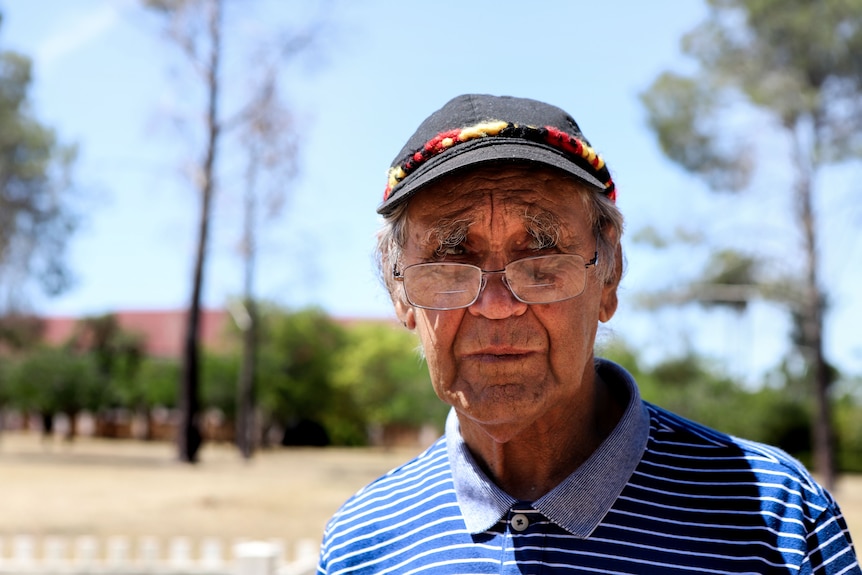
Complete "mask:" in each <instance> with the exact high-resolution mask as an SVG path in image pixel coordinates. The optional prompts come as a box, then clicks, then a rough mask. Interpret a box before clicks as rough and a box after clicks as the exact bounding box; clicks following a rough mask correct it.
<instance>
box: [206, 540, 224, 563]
mask: <svg viewBox="0 0 862 575" xmlns="http://www.w3.org/2000/svg"><path fill="white" fill-rule="evenodd" d="M200 554H201V558H200V562H201V566H202V567H204V568H205V569H218V568H219V567H221V566H222V565H224V556H223V555H222V547H221V541H219V540H218V539H215V538H212V537H208V538H206V539H204V540H203V541H201V553H200Z"/></svg>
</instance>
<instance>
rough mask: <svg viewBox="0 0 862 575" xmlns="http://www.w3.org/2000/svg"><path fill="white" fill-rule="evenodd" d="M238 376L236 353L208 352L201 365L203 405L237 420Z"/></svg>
mask: <svg viewBox="0 0 862 575" xmlns="http://www.w3.org/2000/svg"><path fill="white" fill-rule="evenodd" d="M238 377H239V357H238V356H237V355H236V354H223V355H214V354H211V353H210V354H206V355H205V356H204V360H203V365H202V367H201V403H202V404H203V406H204V407H207V408H215V409H218V410H220V411H221V412H222V413H224V414H225V416H226V417H227V418H228V419H231V420H235V419H236V413H237V409H236V406H237V379H238ZM174 381H175V382H176V380H174Z"/></svg>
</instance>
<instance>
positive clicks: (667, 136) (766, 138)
mask: <svg viewBox="0 0 862 575" xmlns="http://www.w3.org/2000/svg"><path fill="white" fill-rule="evenodd" d="M708 4H709V8H710V17H709V18H708V19H707V21H706V22H705V23H703V24H702V25H701V26H699V27H698V28H696V29H695V30H694V31H693V32H691V33H690V34H688V35H687V36H686V37H685V38H684V39H683V43H682V46H683V51H684V52H685V53H686V54H687V55H688V56H690V57H692V59H693V60H694V62H695V64H696V70H695V72H693V73H692V74H690V75H684V74H679V73H674V72H666V73H663V74H661V75H660V76H659V77H658V78H657V79H656V80H655V82H654V83H653V84H652V86H651V87H650V88H649V89H648V90H647V91H646V92H644V93H643V94H642V100H643V102H644V104H645V106H646V109H647V111H648V114H649V123H650V126H651V127H652V129H653V130H654V131H655V133H656V135H657V137H658V140H659V143H660V145H661V148H662V150H663V151H664V153H665V154H666V155H667V156H668V157H669V158H670V159H671V160H673V161H674V162H676V163H677V164H679V165H680V166H682V167H683V168H684V169H686V170H687V171H689V172H691V173H693V174H696V175H698V176H700V177H701V178H703V180H704V181H705V182H706V183H707V184H708V186H709V187H710V189H712V190H715V191H724V192H739V191H742V190H745V189H748V188H751V187H752V182H754V181H755V180H753V177H754V175H755V172H756V168H757V167H759V166H761V165H764V164H767V163H769V162H776V161H778V158H779V157H780V153H781V152H782V151H783V152H784V154H783V161H784V165H785V166H786V168H787V173H790V174H792V182H791V183H790V184H789V185H788V189H787V194H788V196H790V197H792V202H791V204H792V213H793V221H794V222H795V230H796V235H797V237H798V250H797V252H796V253H797V254H798V257H797V258H795V260H796V261H797V262H798V263H799V266H798V267H797V268H796V269H792V270H789V271H788V272H787V273H786V274H784V275H783V276H779V275H774V276H773V277H764V278H757V277H751V276H752V275H754V274H752V273H751V272H752V271H753V269H754V268H751V267H749V268H748V269H747V271H748V272H749V274H748V275H749V278H748V279H750V280H752V281H753V283H748V284H745V283H742V284H740V283H737V284H736V287H732V288H726V287H723V286H727V285H728V284H717V283H715V281H712V282H710V281H704V282H699V283H698V284H697V285H695V286H692V287H693V288H698V289H692V290H690V291H689V292H688V294H687V295H684V297H683V298H681V299H684V300H685V299H687V300H688V301H709V302H712V303H722V302H724V303H730V304H732V305H736V306H739V305H740V302H747V301H750V300H751V299H753V298H756V297H765V298H768V299H770V300H772V301H777V302H779V303H781V304H782V305H784V306H785V307H786V309H787V310H788V311H789V312H790V314H791V316H792V319H793V321H794V325H795V333H794V334H793V343H794V346H795V349H796V350H797V352H798V353H799V354H800V355H801V356H802V357H803V358H804V360H805V364H806V365H807V371H808V372H809V374H810V382H811V388H812V390H813V392H814V397H815V404H816V409H815V416H814V425H813V429H814V446H815V449H814V450H815V461H816V467H817V469H818V470H819V472H820V473H821V474H822V476H823V481H824V484H825V485H827V486H828V487H830V486H832V485H833V484H834V468H835V464H834V433H833V431H832V425H831V414H830V387H831V384H832V379H833V370H832V368H831V367H830V365H829V363H828V361H827V359H826V357H825V354H824V349H823V332H824V322H825V316H826V310H827V301H828V300H827V290H826V288H825V287H824V283H823V281H822V279H821V269H820V268H819V261H820V260H819V257H818V256H819V255H820V253H821V252H822V250H823V247H822V241H821V237H820V234H819V232H820V230H821V225H822V224H821V222H819V221H818V219H817V217H816V212H815V203H816V202H815V198H816V194H817V192H818V175H819V174H820V172H821V170H822V169H823V168H824V167H825V166H827V165H828V164H832V163H839V162H845V161H848V160H854V159H858V158H859V157H860V154H862V130H860V128H862V67H860V66H859V54H860V53H862V0H824V1H821V2H808V1H807V0H708ZM755 136H756V137H757V140H755ZM757 144H760V145H761V146H766V145H769V150H768V152H769V153H768V154H765V153H764V154H758V150H757ZM767 158H768V162H767ZM758 159H760V160H761V161H760V162H758V161H757V160H758ZM776 184H777V185H780V183H778V182H773V183H772V184H771V185H773V186H776ZM773 200H774V201H776V202H777V201H778V199H777V198H773ZM752 243H754V242H752ZM745 256H746V254H743V258H742V259H744V258H745ZM785 257H786V254H785ZM719 263H721V262H719ZM723 263H724V264H733V263H734V262H733V261H732V258H729V257H728V254H725V256H724V262H723ZM736 263H737V264H739V263H740V262H739V261H737V262H736ZM743 263H744V262H743ZM737 271H746V269H745V268H744V266H743V267H742V268H740V267H737ZM707 279H709V278H707ZM705 288H708V289H705ZM788 288H789V289H788Z"/></svg>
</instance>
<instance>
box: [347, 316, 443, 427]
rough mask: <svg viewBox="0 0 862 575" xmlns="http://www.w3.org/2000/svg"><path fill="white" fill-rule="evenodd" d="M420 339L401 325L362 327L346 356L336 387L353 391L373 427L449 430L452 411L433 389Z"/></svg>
mask: <svg viewBox="0 0 862 575" xmlns="http://www.w3.org/2000/svg"><path fill="white" fill-rule="evenodd" d="M418 343H419V342H418V339H417V338H416V336H415V335H414V334H412V333H409V332H407V331H405V330H404V329H403V328H401V327H400V326H397V325H390V324H374V323H369V324H359V325H356V326H354V327H353V328H351V329H350V342H349V344H348V345H347V347H346V349H345V350H344V353H342V354H341V357H340V368H339V370H338V372H337V373H336V375H335V383H336V386H337V387H338V388H340V389H343V390H345V391H348V392H350V394H351V395H352V396H353V398H354V400H355V402H356V406H357V408H358V409H359V410H360V411H361V412H362V413H363V414H364V418H365V420H366V421H367V422H368V423H369V424H372V425H376V426H386V425H394V424H400V425H405V426H410V427H421V426H422V425H425V424H433V425H436V426H437V427H438V428H442V427H443V422H444V421H445V417H446V413H447V412H448V407H447V406H446V405H445V404H443V403H442V402H441V401H440V399H439V398H438V397H437V395H436V394H435V393H434V390H433V388H432V386H431V379H430V377H429V375H428V368H427V366H426V365H425V361H424V360H423V359H422V358H421V357H420V354H419V352H418V350H417V346H418Z"/></svg>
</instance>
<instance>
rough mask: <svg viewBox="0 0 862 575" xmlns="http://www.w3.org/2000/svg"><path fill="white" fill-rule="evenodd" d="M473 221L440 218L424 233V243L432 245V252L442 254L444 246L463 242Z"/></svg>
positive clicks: (447, 246)
mask: <svg viewBox="0 0 862 575" xmlns="http://www.w3.org/2000/svg"><path fill="white" fill-rule="evenodd" d="M471 225H473V221H472V220H469V219H458V220H451V219H446V218H444V219H440V220H438V221H437V222H435V223H434V225H433V226H431V228H430V229H429V230H428V232H427V233H426V234H425V244H426V245H429V246H433V248H434V254H435V255H437V256H442V255H443V252H445V250H446V248H449V247H453V246H457V245H460V244H462V243H464V240H465V239H467V232H468V230H469V229H470V226H471Z"/></svg>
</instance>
